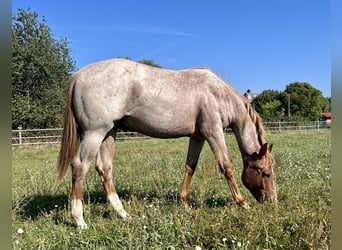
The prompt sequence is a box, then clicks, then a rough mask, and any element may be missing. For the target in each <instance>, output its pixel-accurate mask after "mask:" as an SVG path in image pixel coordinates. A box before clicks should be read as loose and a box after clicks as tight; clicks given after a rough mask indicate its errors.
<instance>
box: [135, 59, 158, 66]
mask: <svg viewBox="0 0 342 250" xmlns="http://www.w3.org/2000/svg"><path fill="white" fill-rule="evenodd" d="M138 62H139V63H143V64H146V65H150V66H153V67H156V68H161V66H160V65H158V64H156V63H155V62H153V60H147V59H142V60H140V61H138Z"/></svg>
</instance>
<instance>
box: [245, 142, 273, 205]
mask: <svg viewBox="0 0 342 250" xmlns="http://www.w3.org/2000/svg"><path fill="white" fill-rule="evenodd" d="M271 151H272V145H270V146H269V147H268V146H267V143H265V144H264V145H262V146H261V148H260V150H259V152H255V153H253V154H252V155H250V156H248V157H247V158H245V159H244V169H243V172H242V182H243V184H244V185H245V186H246V187H247V188H248V190H249V191H250V192H251V193H252V194H253V196H254V197H255V199H257V201H259V202H261V203H263V202H264V201H276V193H275V175H274V172H273V165H274V163H275V161H274V159H273V158H272V156H271V154H270V153H271Z"/></svg>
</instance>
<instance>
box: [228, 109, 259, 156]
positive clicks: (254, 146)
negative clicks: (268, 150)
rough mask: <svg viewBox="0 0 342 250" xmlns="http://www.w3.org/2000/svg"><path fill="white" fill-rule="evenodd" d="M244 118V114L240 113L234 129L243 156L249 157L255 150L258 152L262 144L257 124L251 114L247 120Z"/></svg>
mask: <svg viewBox="0 0 342 250" xmlns="http://www.w3.org/2000/svg"><path fill="white" fill-rule="evenodd" d="M244 119H245V117H244V115H241V114H239V117H238V118H237V119H235V122H234V124H233V126H232V129H233V132H234V134H235V137H236V140H237V143H238V145H239V148H240V151H241V154H242V157H247V156H250V155H251V154H253V153H254V152H258V151H259V149H260V144H259V140H258V134H257V131H256V127H255V124H254V123H253V122H252V120H251V118H250V117H249V116H247V119H246V121H244Z"/></svg>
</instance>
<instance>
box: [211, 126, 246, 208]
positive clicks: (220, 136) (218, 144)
mask: <svg viewBox="0 0 342 250" xmlns="http://www.w3.org/2000/svg"><path fill="white" fill-rule="evenodd" d="M207 140H208V142H209V145H210V147H211V150H212V151H213V153H214V154H215V156H216V159H217V161H218V165H219V168H220V170H221V172H222V173H223V174H224V176H225V178H226V180H227V183H228V186H229V189H230V191H231V193H232V195H233V197H234V199H235V201H236V203H237V204H238V205H240V206H241V207H243V208H249V205H248V204H247V202H246V201H245V200H244V198H243V196H242V194H241V192H240V189H239V187H238V185H237V183H236V180H235V177H234V173H233V167H232V164H231V162H230V159H229V157H228V153H227V146H226V142H225V139H224V133H223V131H222V129H219V130H217V132H216V133H213V134H212V135H211V136H210V137H208V139H207Z"/></svg>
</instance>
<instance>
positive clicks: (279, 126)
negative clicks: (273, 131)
mask: <svg viewBox="0 0 342 250" xmlns="http://www.w3.org/2000/svg"><path fill="white" fill-rule="evenodd" d="M280 128H281V124H280V120H279V121H278V130H279V132H280Z"/></svg>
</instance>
